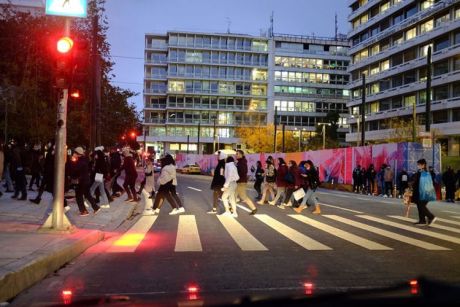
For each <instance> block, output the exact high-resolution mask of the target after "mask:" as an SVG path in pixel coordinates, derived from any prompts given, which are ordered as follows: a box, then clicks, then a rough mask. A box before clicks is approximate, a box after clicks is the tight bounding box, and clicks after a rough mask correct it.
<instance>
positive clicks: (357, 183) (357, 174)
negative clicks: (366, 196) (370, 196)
mask: <svg viewBox="0 0 460 307" xmlns="http://www.w3.org/2000/svg"><path fill="white" fill-rule="evenodd" d="M360 187H361V165H359V164H358V166H356V167H355V169H354V170H353V192H355V193H359V191H360Z"/></svg>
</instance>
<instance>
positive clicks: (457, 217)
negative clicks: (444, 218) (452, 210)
mask: <svg viewBox="0 0 460 307" xmlns="http://www.w3.org/2000/svg"><path fill="white" fill-rule="evenodd" d="M452 217H453V218H454V219H460V216H455V215H454V216H452Z"/></svg>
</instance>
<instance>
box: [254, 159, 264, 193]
mask: <svg viewBox="0 0 460 307" xmlns="http://www.w3.org/2000/svg"><path fill="white" fill-rule="evenodd" d="M255 178H256V181H255V182H254V190H256V192H257V197H256V199H257V200H260V199H261V198H262V182H264V169H263V168H262V163H261V162H260V161H257V163H256V170H255Z"/></svg>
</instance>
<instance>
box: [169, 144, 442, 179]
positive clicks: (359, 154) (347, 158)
mask: <svg viewBox="0 0 460 307" xmlns="http://www.w3.org/2000/svg"><path fill="white" fill-rule="evenodd" d="M268 156H272V157H274V158H275V159H276V158H278V157H282V158H283V159H284V160H286V162H287V161H289V160H294V161H296V162H297V163H299V162H300V161H302V160H311V161H313V163H314V164H315V165H316V166H317V167H318V169H319V173H320V179H321V181H323V182H332V181H333V182H335V183H345V184H351V183H352V172H353V169H354V168H355V167H356V166H357V165H361V166H362V167H364V168H368V167H369V165H370V164H373V165H374V167H375V169H376V170H378V169H380V167H381V166H382V165H383V164H386V165H390V166H391V167H392V168H393V170H394V171H395V173H398V172H400V171H401V170H402V169H406V170H407V171H408V172H409V173H412V172H415V171H416V169H417V165H416V162H417V160H418V159H421V158H425V159H426V160H427V162H428V165H434V168H435V171H436V172H437V173H439V170H440V166H441V161H440V145H439V144H436V145H435V147H434V149H432V148H423V147H422V145H421V144H418V143H391V144H379V145H372V146H362V147H347V148H336V149H326V150H317V151H307V152H295V153H276V154H273V153H260V154H248V155H246V159H247V160H248V166H249V167H248V169H250V168H251V166H252V165H255V164H256V162H257V161H261V162H262V164H263V165H264V166H265V160H266V159H267V157H268ZM433 161H434V163H433ZM176 163H177V167H178V168H181V167H183V166H184V165H187V164H194V163H197V164H198V165H199V166H200V167H201V170H202V172H203V173H206V174H210V173H211V171H212V170H213V169H214V167H215V166H216V164H217V156H216V155H194V154H189V155H187V154H178V155H177V156H176ZM249 175H250V174H249Z"/></svg>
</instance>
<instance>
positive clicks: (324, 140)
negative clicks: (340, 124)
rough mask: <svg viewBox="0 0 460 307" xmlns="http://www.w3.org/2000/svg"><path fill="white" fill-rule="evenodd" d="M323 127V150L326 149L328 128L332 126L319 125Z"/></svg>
mask: <svg viewBox="0 0 460 307" xmlns="http://www.w3.org/2000/svg"><path fill="white" fill-rule="evenodd" d="M318 125H320V126H323V149H326V126H331V123H318Z"/></svg>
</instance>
